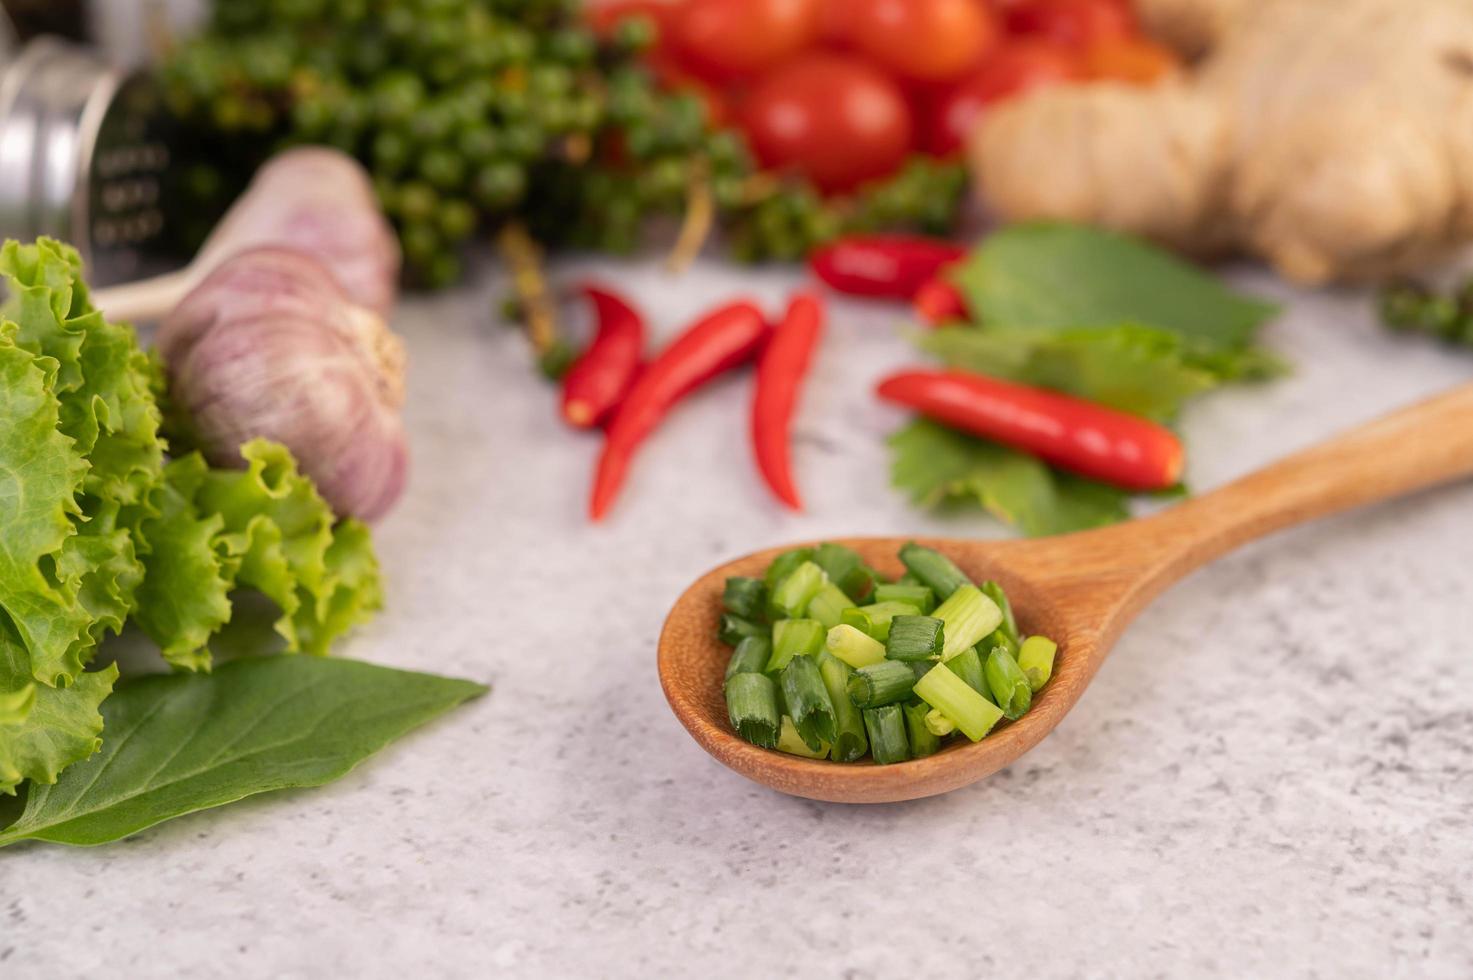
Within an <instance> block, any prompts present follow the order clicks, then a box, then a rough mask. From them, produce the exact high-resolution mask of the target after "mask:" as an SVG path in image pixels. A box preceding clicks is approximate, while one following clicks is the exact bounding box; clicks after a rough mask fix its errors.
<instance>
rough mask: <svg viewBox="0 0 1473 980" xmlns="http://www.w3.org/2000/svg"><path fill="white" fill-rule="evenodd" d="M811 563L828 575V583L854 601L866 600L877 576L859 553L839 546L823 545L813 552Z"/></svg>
mask: <svg viewBox="0 0 1473 980" xmlns="http://www.w3.org/2000/svg"><path fill="white" fill-rule="evenodd" d="M813 561H814V563H815V564H817V565H818V567H819V568H822V569H823V570H824V572H825V573H826V574H827V575H828V577H829V581H830V582H833V583H835V584H836V585H838V587H839V588H841V589H843V590H844V592H845V593H847V594H848V595H849V597H850V598H852V599H855V600H856V601H862V600H864V599H868V598H869V595H870V593H871V592H873V591H874V590H875V583H876V582H878V581H879V576H878V575H877V574H875V570H874V569H873V568H870V567H869V566H868V565H866V564H865V563H864V559H863V558H861V557H859V552H857V551H855V550H854V549H853V548H846V547H844V546H843V545H841V544H829V543H824V544H821V545H819V546H818V548H817V549H816V550H815V551H814V552H813Z"/></svg>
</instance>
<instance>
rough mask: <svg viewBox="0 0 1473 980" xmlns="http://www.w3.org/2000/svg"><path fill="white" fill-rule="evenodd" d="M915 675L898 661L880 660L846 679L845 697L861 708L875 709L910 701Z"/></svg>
mask: <svg viewBox="0 0 1473 980" xmlns="http://www.w3.org/2000/svg"><path fill="white" fill-rule="evenodd" d="M915 684H916V675H915V671H913V670H912V669H911V667H910V664H908V663H905V662H903V661H900V660H884V661H881V662H880V663H877V664H870V665H869V666H868V667H860V668H859V669H858V670H856V671H855V672H854V673H852V674H850V675H849V687H848V690H849V696H850V697H851V698H853V699H854V703H855V704H856V705H858V706H859V707H861V708H877V707H879V706H880V705H884V704H894V703H895V702H896V701H904V700H905V699H906V698H908V697H910V691H911V688H913V687H915Z"/></svg>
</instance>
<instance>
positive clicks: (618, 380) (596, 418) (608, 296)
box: [563, 283, 644, 429]
mask: <svg viewBox="0 0 1473 980" xmlns="http://www.w3.org/2000/svg"><path fill="white" fill-rule="evenodd" d="M583 293H584V295H586V296H587V297H588V298H589V299H590V300H592V301H593V309H594V314H595V315H596V317H597V318H598V330H597V332H596V333H595V334H594V335H593V343H591V344H589V345H588V349H587V350H585V351H584V352H583V354H582V356H580V357H579V358H578V360H576V361H574V362H573V366H572V367H570V368H568V373H567V375H566V376H564V378H563V418H565V419H567V420H568V424H569V425H575V426H577V427H578V428H580V429H589V428H592V427H594V426H596V425H598V424H599V423H600V422H602V421H603V420H604V419H605V418H607V417H608V416H609V413H610V412H612V411H613V410H614V408H615V407H617V406H618V404H619V402H621V401H623V399H624V396H625V395H627V394H628V393H629V387H630V386H631V385H632V384H634V377H635V375H636V374H638V373H639V359H640V357H641V356H642V355H643V354H644V318H643V317H641V316H640V315H639V312H638V311H637V310H635V309H634V307H633V306H631V305H629V303H628V301H626V300H625V299H624V298H623V297H622V296H620V295H619V294H618V293H615V292H613V291H612V290H609V289H605V288H603V287H602V286H597V285H594V284H592V283H589V284H587V285H585V286H584V287H583Z"/></svg>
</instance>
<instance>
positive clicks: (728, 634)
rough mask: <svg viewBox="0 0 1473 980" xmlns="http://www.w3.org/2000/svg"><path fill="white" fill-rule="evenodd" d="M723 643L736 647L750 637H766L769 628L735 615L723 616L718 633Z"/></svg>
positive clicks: (727, 614)
mask: <svg viewBox="0 0 1473 980" xmlns="http://www.w3.org/2000/svg"><path fill="white" fill-rule="evenodd" d="M717 635H718V636H720V637H721V642H722V643H725V644H726V645H727V646H732V647H734V646H736V645H737V644H738V643H740V642H742V640H743V639H745V638H746V637H749V636H766V635H767V627H766V626H763V625H761V624H760V623H754V622H752V621H751V620H750V619H743V618H742V617H740V616H738V615H736V614H734V613H722V614H721V628H720V630H719V631H718V632H717Z"/></svg>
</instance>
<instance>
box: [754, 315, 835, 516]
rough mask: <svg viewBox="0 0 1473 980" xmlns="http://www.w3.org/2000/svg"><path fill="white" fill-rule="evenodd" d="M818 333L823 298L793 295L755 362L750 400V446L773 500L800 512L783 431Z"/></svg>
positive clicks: (790, 419)
mask: <svg viewBox="0 0 1473 980" xmlns="http://www.w3.org/2000/svg"><path fill="white" fill-rule="evenodd" d="M822 334H823V301H822V300H820V299H819V298H818V297H816V296H813V295H811V294H809V293H799V294H798V295H796V296H794V297H793V300H792V302H791V303H789V304H788V312H787V313H786V314H785V315H784V316H783V319H782V322H781V323H779V324H778V326H777V329H776V330H775V331H773V334H772V339H771V340H769V341H768V342H767V346H766V347H765V348H763V351H762V356H761V357H760V358H759V359H758V361H757V392H756V395H755V397H754V398H753V400H752V449H753V451H754V452H755V453H756V456H757V468H758V469H759V470H761V471H762V478H763V479H764V480H766V481H767V485H768V486H769V487H770V488H772V492H773V493H774V494H775V495H776V496H777V499H778V500H781V501H782V502H783V503H785V504H787V505H788V506H789V507H791V508H793V509H794V510H802V509H803V502H802V501H801V500H800V499H799V498H798V488H797V487H796V486H794V485H793V469H792V453H791V452H790V449H789V445H788V433H789V430H790V429H791V426H792V422H793V409H794V408H795V407H796V406H797V403H798V390H799V388H800V387H802V384H803V379H804V378H805V377H806V376H807V374H808V367H809V365H810V364H811V363H812V362H813V350H814V348H815V347H817V346H818V340H819V337H820V336H821V335H822Z"/></svg>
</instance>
